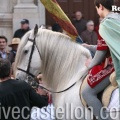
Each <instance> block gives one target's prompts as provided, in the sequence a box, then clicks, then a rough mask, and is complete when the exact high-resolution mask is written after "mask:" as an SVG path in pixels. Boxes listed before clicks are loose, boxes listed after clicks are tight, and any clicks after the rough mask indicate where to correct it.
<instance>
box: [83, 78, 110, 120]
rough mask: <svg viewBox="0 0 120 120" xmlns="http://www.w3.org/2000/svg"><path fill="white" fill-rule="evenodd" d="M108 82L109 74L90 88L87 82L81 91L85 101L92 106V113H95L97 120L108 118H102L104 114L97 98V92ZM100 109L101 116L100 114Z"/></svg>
mask: <svg viewBox="0 0 120 120" xmlns="http://www.w3.org/2000/svg"><path fill="white" fill-rule="evenodd" d="M109 84H110V81H109V76H107V77H106V78H105V79H104V80H102V81H101V82H100V83H99V84H98V85H97V86H95V87H94V88H91V87H90V86H89V84H87V85H86V86H85V88H84V89H83V91H82V96H83V98H84V100H85V101H86V102H87V104H88V106H89V107H92V108H93V114H94V115H95V117H96V118H98V119H97V120H110V119H109V118H107V119H103V117H105V116H106V114H105V112H104V111H103V110H102V107H103V106H102V103H101V102H100V100H99V99H98V98H97V94H98V93H100V92H101V91H102V90H104V89H105V88H106V87H107V86H108V85H109ZM100 111H101V115H102V116H103V117H102V116H101V115H100Z"/></svg>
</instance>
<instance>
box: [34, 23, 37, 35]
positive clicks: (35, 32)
mask: <svg viewBox="0 0 120 120" xmlns="http://www.w3.org/2000/svg"><path fill="white" fill-rule="evenodd" d="M37 33H38V25H37V24H36V25H35V28H34V35H35V36H36V34H37Z"/></svg>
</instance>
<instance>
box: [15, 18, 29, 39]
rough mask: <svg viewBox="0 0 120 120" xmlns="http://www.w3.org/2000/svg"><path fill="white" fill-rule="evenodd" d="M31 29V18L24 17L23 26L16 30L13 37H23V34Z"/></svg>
mask: <svg viewBox="0 0 120 120" xmlns="http://www.w3.org/2000/svg"><path fill="white" fill-rule="evenodd" d="M29 30H30V27H29V20H27V19H23V20H22V21H21V28H20V29H18V30H16V31H15V33H14V36H13V38H22V37H23V35H24V34H25V33H26V32H28V31H29Z"/></svg>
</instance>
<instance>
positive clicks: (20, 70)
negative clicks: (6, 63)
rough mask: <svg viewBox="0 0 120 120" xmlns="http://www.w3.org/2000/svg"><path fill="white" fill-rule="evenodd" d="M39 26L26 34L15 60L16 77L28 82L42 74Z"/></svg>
mask: <svg viewBox="0 0 120 120" xmlns="http://www.w3.org/2000/svg"><path fill="white" fill-rule="evenodd" d="M37 33H38V26H37V25H36V26H35V28H34V29H33V30H31V31H29V32H28V33H26V34H25V35H24V36H23V38H22V40H21V43H20V45H19V47H18V51H17V54H16V60H15V77H16V78H17V79H20V80H25V81H27V80H28V79H30V78H34V77H35V76H36V75H38V74H39V73H40V72H41V57H40V53H39V51H38V48H37V46H36V37H37Z"/></svg>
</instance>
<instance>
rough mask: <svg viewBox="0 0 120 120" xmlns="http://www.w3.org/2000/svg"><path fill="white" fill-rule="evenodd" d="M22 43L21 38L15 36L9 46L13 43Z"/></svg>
mask: <svg viewBox="0 0 120 120" xmlns="http://www.w3.org/2000/svg"><path fill="white" fill-rule="evenodd" d="M19 43H20V38H13V39H12V43H11V44H9V45H8V46H9V47H11V46H12V45H18V44H19Z"/></svg>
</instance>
